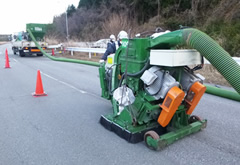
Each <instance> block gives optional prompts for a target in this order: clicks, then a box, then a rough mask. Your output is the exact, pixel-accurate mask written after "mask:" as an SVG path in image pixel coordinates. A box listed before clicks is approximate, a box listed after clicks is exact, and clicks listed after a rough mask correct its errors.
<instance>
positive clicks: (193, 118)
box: [188, 115, 201, 124]
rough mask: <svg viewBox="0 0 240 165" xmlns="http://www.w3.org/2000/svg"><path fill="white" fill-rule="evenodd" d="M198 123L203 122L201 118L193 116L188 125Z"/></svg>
mask: <svg viewBox="0 0 240 165" xmlns="http://www.w3.org/2000/svg"><path fill="white" fill-rule="evenodd" d="M196 121H201V118H200V117H199V116H196V115H192V116H191V117H190V118H189V119H188V123H190V124H191V123H194V122H196Z"/></svg>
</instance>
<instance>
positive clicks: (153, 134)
mask: <svg viewBox="0 0 240 165" xmlns="http://www.w3.org/2000/svg"><path fill="white" fill-rule="evenodd" d="M148 137H151V138H153V139H155V140H157V139H159V138H160V137H159V135H158V134H157V133H156V132H155V131H148V132H146V133H145V134H144V141H145V143H146V145H147V147H148V148H150V149H152V150H156V148H154V147H153V146H151V145H149V144H148V142H147V138H148Z"/></svg>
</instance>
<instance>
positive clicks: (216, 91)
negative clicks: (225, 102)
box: [205, 85, 240, 101]
mask: <svg viewBox="0 0 240 165" xmlns="http://www.w3.org/2000/svg"><path fill="white" fill-rule="evenodd" d="M205 86H206V87H207V90H206V93H209V94H213V95H216V96H220V97H224V98H228V99H231V100H236V101H240V95H239V94H238V93H236V92H234V91H229V90H225V89H221V88H216V87H213V86H209V85H205Z"/></svg>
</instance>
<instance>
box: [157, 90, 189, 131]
mask: <svg viewBox="0 0 240 165" xmlns="http://www.w3.org/2000/svg"><path fill="white" fill-rule="evenodd" d="M184 96H185V93H184V92H183V91H182V90H181V89H179V88H178V87H176V86H175V87H172V88H171V89H170V90H169V91H168V93H167V95H166V97H165V99H164V101H163V103H162V105H160V107H161V108H162V112H161V114H160V115H159V117H158V123H159V124H160V125H161V126H163V127H166V126H167V125H168V123H169V122H170V121H171V119H172V117H173V115H174V114H175V112H176V110H177V109H178V107H179V105H180V104H181V103H182V101H183V98H184Z"/></svg>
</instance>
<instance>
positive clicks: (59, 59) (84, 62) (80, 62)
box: [27, 29, 100, 67]
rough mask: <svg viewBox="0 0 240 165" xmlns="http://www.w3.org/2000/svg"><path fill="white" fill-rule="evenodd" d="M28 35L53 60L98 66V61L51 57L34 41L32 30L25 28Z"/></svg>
mask: <svg viewBox="0 0 240 165" xmlns="http://www.w3.org/2000/svg"><path fill="white" fill-rule="evenodd" d="M27 31H28V33H29V35H30V37H31V38H32V40H33V42H34V43H35V45H36V46H37V47H38V49H40V50H41V52H42V53H43V54H44V55H45V56H47V57H48V58H50V59H51V60H54V61H61V62H72V63H79V64H86V65H92V66H98V67H99V66H100V64H99V63H98V62H92V61H83V60H76V59H68V58H56V57H52V56H50V55H48V54H47V53H46V52H45V51H44V50H43V49H42V48H41V46H40V45H39V44H38V42H37V41H36V39H35V37H34V36H33V34H32V32H31V31H30V30H29V29H27Z"/></svg>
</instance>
